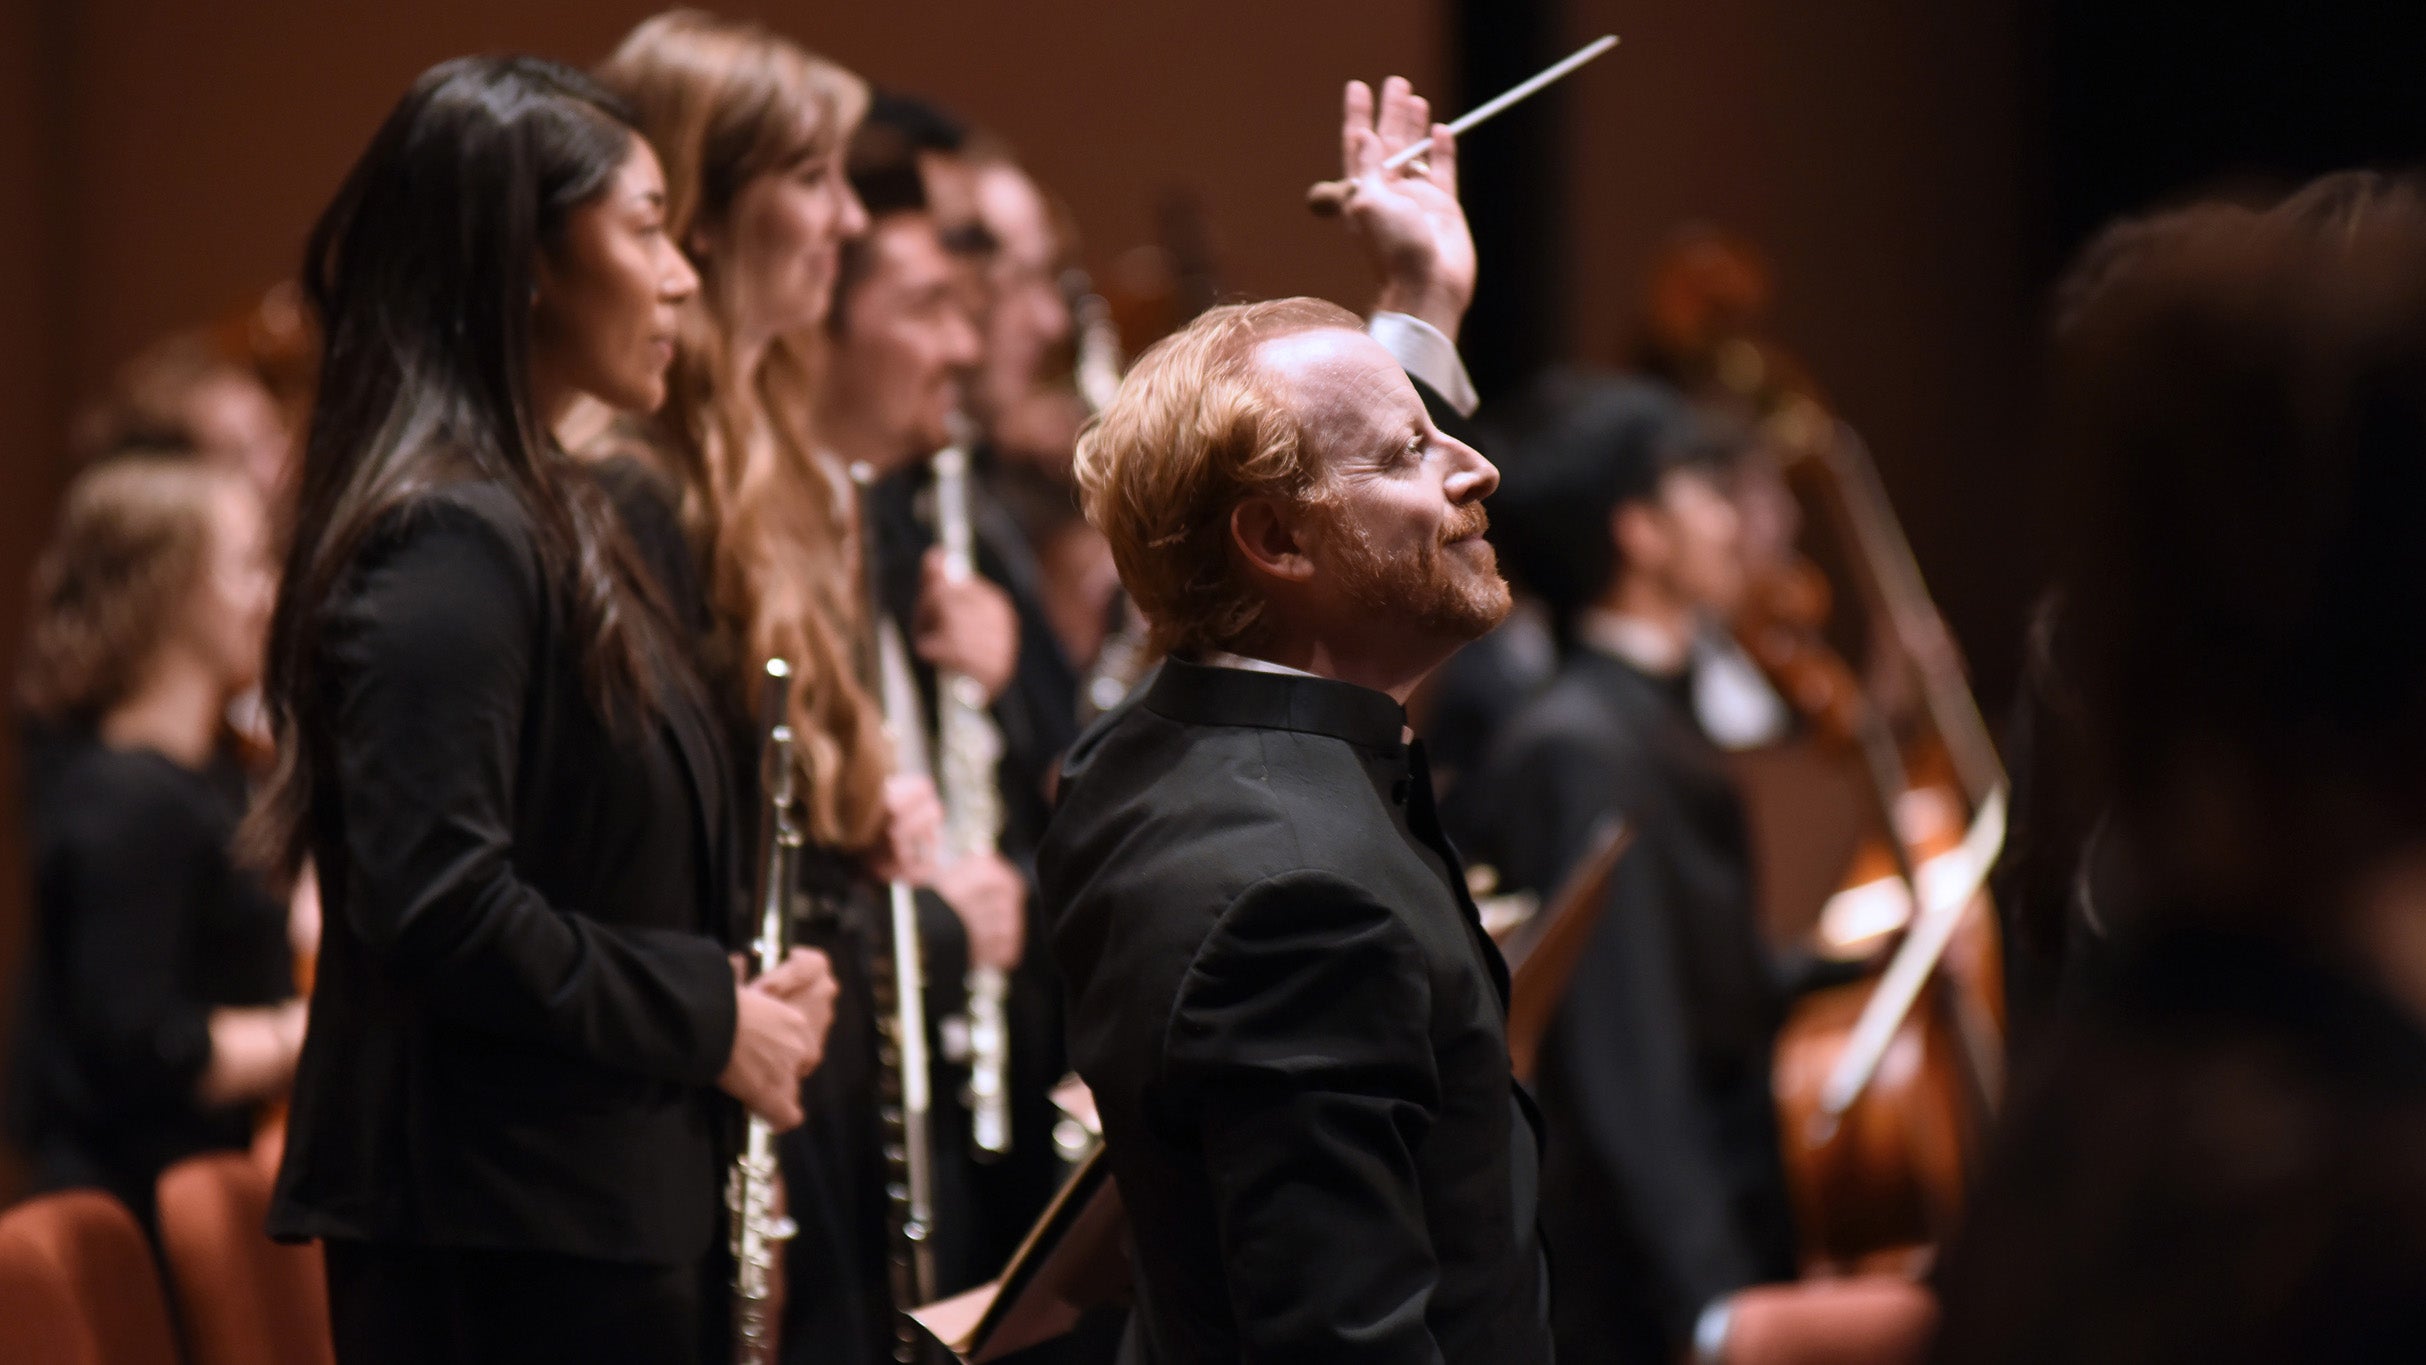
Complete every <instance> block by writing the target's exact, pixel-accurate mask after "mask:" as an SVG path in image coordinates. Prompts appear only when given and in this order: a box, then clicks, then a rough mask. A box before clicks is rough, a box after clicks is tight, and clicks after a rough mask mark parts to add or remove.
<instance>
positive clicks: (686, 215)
mask: <svg viewBox="0 0 2426 1365" xmlns="http://www.w3.org/2000/svg"><path fill="white" fill-rule="evenodd" d="M597 75H598V78H599V80H600V82H601V83H602V84H604V85H605V86H606V87H607V88H608V89H610V90H612V91H614V92H615V93H616V94H617V95H619V96H621V97H622V98H623V99H624V100H625V101H626V102H628V103H629V104H630V105H631V107H632V109H633V111H634V112H635V114H636V115H637V117H638V119H639V124H640V128H641V131H642V132H643V133H644V134H645V135H646V136H647V137H648V139H649V141H650V143H651V144H653V145H654V146H655V147H656V149H657V154H658V157H659V159H660V160H661V161H663V162H664V165H665V177H666V229H667V231H668V232H669V233H671V234H672V235H673V238H674V240H675V241H677V242H681V243H684V244H685V245H686V247H687V245H688V244H689V242H690V240H691V238H692V232H693V229H694V228H695V227H697V226H699V225H701V224H706V223H715V222H717V221H719V220H720V219H721V217H722V216H723V215H724V214H726V213H727V212H729V211H730V210H731V208H732V204H733V200H734V197H735V196H736V195H738V194H739V193H740V192H741V190H742V188H743V187H744V186H746V185H748V184H749V183H750V182H751V181H752V180H754V179H756V178H757V177H759V176H761V175H767V174H771V173H777V172H781V171H785V170H789V169H791V168H793V167H796V166H799V165H801V164H802V163H804V162H808V161H812V160H815V159H818V158H823V157H828V156H832V155H833V154H834V153H835V151H836V149H838V148H840V147H843V146H846V145H847V144H848V142H849V139H850V136H851V133H852V130H853V129H854V128H856V127H857V126H858V124H859V121H860V119H861V118H862V117H863V116H864V115H865V114H866V112H867V107H868V87H867V83H866V82H865V81H862V80H861V79H860V78H859V77H858V76H856V75H853V74H852V73H851V72H849V71H847V70H845V69H843V68H842V67H840V66H838V65H836V64H834V63H833V62H830V61H827V60H826V59H824V58H822V57H819V56H817V55H816V54H814V53H811V52H809V51H807V50H805V49H803V48H802V47H800V46H799V45H798V44H795V43H793V42H791V41H789V40H788V39H785V38H782V37H779V36H777V35H776V34H774V33H771V32H769V31H767V30H766V29H765V28H763V27H761V26H759V25H757V24H754V23H748V22H743V21H739V20H731V19H724V18H719V17H717V16H714V15H709V14H704V13H701V12H699V11H697V10H670V11H668V12H666V13H663V14H660V15H657V16H656V17H654V18H652V19H649V20H646V21H644V22H643V23H641V25H640V26H639V27H637V28H635V29H633V30H632V32H631V33H630V34H629V35H627V36H626V37H625V38H624V40H623V42H622V44H621V45H620V46H618V47H617V48H616V49H615V52H614V54H613V55H612V56H610V57H608V58H607V60H606V62H605V63H604V64H603V65H601V66H600V67H599V68H598V71H597ZM694 254H695V255H696V253H694ZM694 264H695V265H696V266H697V267H698V270H699V274H700V278H701V288H700V290H699V293H698V295H697V297H696V299H695V300H694V301H693V303H692V304H691V305H690V306H689V307H688V308H687V309H686V311H685V315H684V318H683V323H682V333H681V337H680V339H679V342H678V345H677V348H676V355H675V359H674V365H673V368H672V371H671V372H670V373H669V375H668V376H667V392H666V403H665V406H664V407H663V408H661V409H660V410H659V411H658V413H657V414H656V416H655V417H654V418H652V419H650V420H649V421H647V422H646V423H644V424H641V426H640V431H641V433H642V435H643V439H645V440H646V441H647V443H648V444H649V445H650V446H651V448H652V449H653V450H654V451H655V453H656V454H658V455H659V456H660V457H661V462H662V463H663V464H664V465H665V466H667V472H668V473H670V474H672V475H673V476H674V477H675V478H676V480H677V481H678V482H679V483H680V484H681V486H682V504H683V505H682V513H683V520H684V523H685V525H686V526H687V527H688V528H689V530H690V531H691V533H692V535H693V537H694V539H695V542H696V543H697V544H698V545H699V546H700V549H701V552H702V555H703V558H704V560H705V568H706V578H707V584H708V593H709V597H710V599H711V603H712V605H713V607H714V609H715V612H716V616H717V619H718V621H719V623H720V626H721V636H722V638H721V639H720V640H719V641H718V646H717V653H719V654H721V655H722V656H723V657H722V658H720V659H717V660H713V661H712V663H713V664H715V665H716V667H717V670H718V671H719V672H721V673H723V674H725V675H726V677H727V678H728V685H729V686H731V687H734V688H754V687H756V686H757V685H758V678H759V673H758V669H757V667H756V665H757V663H758V661H760V660H763V659H768V658H782V659H786V660H788V661H790V662H791V664H792V667H793V676H794V678H795V680H796V682H795V687H794V690H793V700H792V717H791V720H792V728H793V731H794V733H795V734H796V735H798V736H800V737H801V740H802V745H803V748H804V753H803V755H802V766H803V768H804V769H805V775H806V777H807V778H808V791H809V799H808V817H809V827H810V832H811V833H812V835H813V836H814V837H815V838H816V839H817V840H818V841H819V842H820V843H822V844H825V845H827V846H828V847H833V848H839V849H843V850H846V851H859V850H864V849H867V848H869V847H872V846H873V845H874V844H875V843H876V842H877V840H878V838H879V836H880V835H881V833H882V830H883V827H884V807H883V787H884V779H885V776H886V774H887V772H888V771H889V770H890V767H891V755H890V751H889V749H888V747H887V745H886V743H885V741H884V735H883V724H884V722H883V716H882V712H881V711H880V710H879V708H878V707H877V705H876V703H875V702H874V701H873V700H872V699H871V698H870V697H869V696H868V694H867V691H866V689H865V688H863V687H862V686H861V685H860V683H859V680H858V677H857V673H856V670H855V668H854V667H853V660H854V658H855V657H856V655H855V650H854V644H853V642H854V641H855V640H856V639H857V638H858V635H859V632H860V631H861V629H862V626H863V623H862V616H863V614H864V613H863V611H862V609H861V607H860V605H859V593H858V591H857V585H858V571H857V567H856V565H855V564H854V563H853V562H852V555H851V553H850V540H849V534H848V527H849V525H850V512H849V510H848V509H847V508H844V507H841V506H839V505H837V500H836V492H835V489H834V487H833V485H832V484H831V482H829V480H828V479H827V478H826V476H825V474H824V473H823V472H822V471H821V470H820V469H819V468H818V466H817V463H816V457H815V455H814V450H815V445H814V442H813V440H812V437H811V431H810V421H809V412H810V403H811V398H812V395H813V394H814V392H815V379H816V373H817V368H816V367H817V363H818V355H817V353H816V351H815V348H816V347H817V346H818V345H819V341H818V339H817V338H816V337H815V336H813V335H803V336H796V337H786V338H781V339H779V340H777V341H776V342H775V343H774V344H773V345H771V346H770V347H769V348H768V350H767V354H766V357H765V359H764V360H763V361H762V362H761V363H760V364H759V366H758V368H757V370H756V372H755V373H752V374H736V373H735V372H734V363H733V357H732V349H731V326H730V319H729V318H726V317H725V316H723V315H722V311H721V305H720V300H723V299H725V298H726V297H728V293H727V289H728V287H729V286H728V285H727V284H726V282H725V281H723V280H722V278H721V277H720V275H719V270H720V265H721V263H720V262H718V261H716V260H714V259H710V258H697V259H695V260H694ZM741 700H742V701H743V703H744V705H745V706H748V705H751V704H753V703H754V699H753V698H749V697H743V698H741Z"/></svg>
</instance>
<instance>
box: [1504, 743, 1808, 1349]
mask: <svg viewBox="0 0 2426 1365" xmlns="http://www.w3.org/2000/svg"><path fill="white" fill-rule="evenodd" d="M1641 767H1642V764H1641V761H1640V760H1639V758H1636V759H1632V760H1629V759H1627V758H1626V757H1624V756H1622V755H1612V754H1609V753H1607V752H1604V751H1598V750H1596V749H1595V748H1594V747H1592V746H1581V745H1573V744H1542V745H1539V746H1535V747H1534V748H1532V749H1531V751H1530V752H1528V753H1525V754H1523V755H1520V756H1519V761H1518V762H1516V763H1514V764H1512V765H1511V770H1512V771H1515V772H1521V773H1525V774H1527V775H1528V779H1529V780H1530V781H1531V782H1532V783H1534V784H1535V789H1536V791H1537V792H1538V793H1539V795H1538V796H1537V797H1536V798H1535V800H1534V802H1532V803H1528V804H1521V805H1518V806H1516V807H1515V808H1516V809H1521V810H1527V811H1529V812H1531V813H1533V814H1536V815H1546V816H1547V818H1543V819H1537V820H1531V821H1528V822H1525V823H1526V825H1527V827H1529V828H1530V829H1532V830H1535V831H1539V833H1538V834H1537V835H1536V836H1535V840H1536V842H1535V843H1534V844H1533V845H1532V846H1531V847H1529V848H1526V849H1525V850H1524V851H1523V854H1521V855H1520V857H1521V862H1519V861H1518V860H1517V859H1512V862H1517V863H1518V865H1520V866H1521V865H1528V864H1529V865H1530V866H1531V867H1532V868H1534V869H1536V870H1537V871H1538V872H1539V876H1538V878H1536V879H1533V880H1534V884H1536V885H1539V886H1543V887H1545V888H1546V887H1549V886H1554V885H1555V884H1556V882H1557V880H1558V879H1559V878H1560V877H1562V876H1563V875H1564V874H1565V871H1566V869H1568V868H1571V867H1572V866H1574V864H1575V862H1576V861H1577V860H1578V859H1579V858H1580V857H1581V856H1582V854H1583V851H1584V845H1585V842H1586V840H1587V839H1588V838H1589V836H1590V833H1591V831H1592V830H1593V829H1594V828H1595V827H1596V826H1597V825H1598V824H1599V822H1600V820H1601V819H1602V818H1603V817H1604V816H1606V815H1608V814H1611V813H1616V814H1622V815H1623V816H1624V817H1625V818H1626V819H1627V820H1629V821H1631V822H1632V823H1633V825H1634V827H1635V830H1636V836H1637V838H1638V840H1639V842H1638V844H1637V845H1636V847H1635V848H1634V849H1632V850H1631V851H1630V852H1628V853H1627V854H1626V856H1625V857H1624V858H1623V859H1621V860H1620V861H1619V862H1618V865H1617V870H1616V872H1615V873H1614V874H1613V875H1612V876H1611V878H1610V884H1609V892H1608V900H1607V902H1606V904H1605V906H1604V908H1603V910H1602V914H1601V920H1600V923H1599V924H1598V925H1597V926H1596V927H1595V929H1594V931H1593V934H1592V937H1591V939H1590V941H1589V942H1587V943H1586V945H1585V947H1584V951H1583V956H1582V958H1581V959H1580V960H1579V961H1578V962H1577V964H1576V969H1575V976H1574V978H1573V981H1572V983H1571V984H1570V986H1569V988H1568V991H1567V995H1566V998H1565V999H1564V1000H1563V1001H1562V1002H1560V1005H1559V1011H1558V1018H1557V1020H1556V1021H1555V1023H1554V1024H1553V1025H1552V1027H1553V1028H1554V1030H1555V1031H1556V1033H1557V1035H1558V1037H1559V1041H1560V1046H1559V1047H1558V1048H1557V1049H1556V1056H1557V1060H1558V1064H1559V1065H1561V1066H1562V1067H1563V1068H1564V1069H1565V1075H1564V1077H1563V1079H1564V1081H1565V1083H1566V1085H1565V1089H1566V1091H1567V1093H1569V1094H1570V1095H1572V1096H1573V1097H1574V1103H1575V1106H1576V1109H1577V1117H1578V1118H1579V1119H1580V1121H1581V1123H1582V1126H1583V1129H1584V1131H1585V1133H1586V1134H1587V1136H1588V1137H1589V1139H1590V1142H1591V1147H1592V1156H1593V1159H1594V1162H1595V1164H1596V1165H1597V1166H1598V1167H1599V1169H1600V1170H1601V1172H1602V1173H1603V1175H1604V1176H1606V1177H1607V1179H1608V1180H1609V1181H1610V1183H1611V1184H1612V1185H1613V1186H1614V1187H1615V1188H1616V1189H1617V1190H1618V1191H1619V1192H1620V1194H1621V1196H1622V1198H1623V1199H1624V1201H1625V1204H1626V1206H1627V1207H1628V1208H1630V1209H1631V1210H1633V1211H1634V1215H1635V1216H1634V1222H1635V1225H1636V1227H1637V1228H1638V1230H1639V1232H1640V1235H1641V1236H1642V1238H1643V1243H1644V1246H1645V1247H1646V1249H1647V1250H1648V1251H1649V1253H1650V1255H1651V1257H1652V1260H1653V1263H1654V1264H1655V1266H1656V1267H1657V1268H1658V1271H1659V1274H1660V1279H1661V1281H1662V1283H1661V1285H1660V1294H1659V1298H1660V1301H1661V1302H1662V1303H1664V1304H1666V1305H1667V1306H1668V1309H1669V1314H1670V1321H1669V1324H1668V1326H1669V1330H1670V1332H1671V1333H1672V1334H1673V1337H1674V1339H1677V1340H1685V1339H1688V1338H1689V1336H1690V1334H1691V1332H1692V1328H1693V1319H1694V1317H1695V1316H1696V1315H1697V1314H1698V1313H1699V1312H1700V1311H1701V1309H1702V1307H1703V1306H1704V1305H1706V1304H1708V1303H1709V1302H1710V1301H1711V1300H1713V1299H1715V1298H1718V1297H1719V1296H1721V1295H1723V1294H1728V1293H1732V1292H1733V1291H1735V1290H1738V1289H1741V1288H1743V1287H1744V1286H1746V1285H1749V1284H1752V1283H1754V1282H1756V1281H1758V1280H1759V1279H1760V1278H1762V1277H1761V1273H1760V1262H1759V1258H1758V1256H1757V1255H1756V1254H1755V1253H1754V1252H1753V1251H1752V1249H1751V1248H1749V1247H1747V1246H1745V1245H1744V1239H1743V1236H1742V1234H1741V1232H1740V1231H1739V1229H1738V1226H1737V1219H1736V1217H1735V1212H1734V1209H1733V1195H1732V1193H1731V1191H1732V1189H1733V1185H1732V1184H1731V1182H1730V1181H1729V1179H1728V1177H1727V1174H1726V1172H1725V1171H1724V1170H1722V1169H1721V1168H1720V1166H1719V1164H1718V1162H1717V1160H1715V1158H1714V1153H1713V1151H1712V1138H1711V1134H1713V1133H1715V1132H1717V1131H1718V1129H1719V1125H1718V1124H1717V1122H1716V1121H1715V1118H1714V1116H1712V1115H1711V1114H1709V1113H1707V1112H1705V1111H1706V1108H1707V1101H1706V1100H1705V1099H1704V1097H1703V1091H1702V1089H1701V1087H1700V1086H1699V1085H1697V1084H1696V1081H1695V1077H1694V1074H1693V1059H1692V1056H1691V1053H1690V1044H1689V1036H1690V1025H1689V1019H1690V1002H1689V1001H1687V1000H1686V999H1685V998H1684V994H1683V990H1682V983H1683V981H1684V979H1685V973H1684V970H1683V967H1682V965H1681V961H1680V959H1681V956H1682V951H1683V950H1682V948H1681V947H1680V945H1678V944H1677V943H1676V942H1675V940H1674V937H1673V935H1672V934H1671V932H1670V920H1669V914H1668V911H1667V908H1666V907H1667V902H1668V899H1669V898H1670V897H1671V896H1672V895H1673V894H1675V893H1674V892H1673V891H1672V889H1671V888H1669V887H1668V886H1667V885H1666V876H1667V874H1666V872H1665V870H1664V869H1665V861H1664V860H1663V859H1662V858H1661V856H1660V850H1659V846H1658V845H1659V841H1660V839H1661V838H1662V837H1663V834H1664V831H1663V830H1662V829H1661V824H1662V816H1661V811H1660V807H1659V803H1658V802H1657V801H1656V800H1655V799H1653V798H1652V797H1651V796H1650V795H1649V794H1648V793H1647V792H1645V791H1642V790H1639V789H1638V788H1639V787H1640V786H1641V784H1639V783H1629V782H1626V781H1625V780H1624V779H1623V778H1622V777H1620V776H1619V774H1622V773H1625V772H1629V771H1639V770H1640V769H1641ZM1545 855H1546V856H1545ZM1569 1290H1570V1292H1583V1293H1590V1292H1592V1289H1591V1287H1589V1286H1570V1287H1569Z"/></svg>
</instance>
